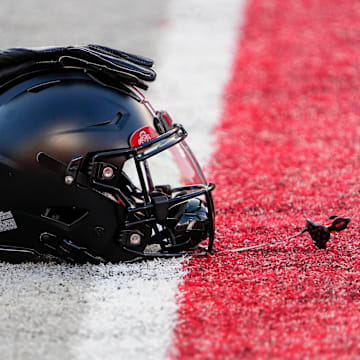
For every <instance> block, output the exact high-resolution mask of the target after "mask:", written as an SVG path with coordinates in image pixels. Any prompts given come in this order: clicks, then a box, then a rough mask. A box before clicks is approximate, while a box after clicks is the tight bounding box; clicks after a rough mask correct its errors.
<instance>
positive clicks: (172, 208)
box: [0, 61, 214, 262]
mask: <svg viewBox="0 0 360 360" xmlns="http://www.w3.org/2000/svg"><path fill="white" fill-rule="evenodd" d="M0 62H1V61H0ZM99 73H100V75H98V74H97V73H96V72H92V74H89V72H88V71H84V66H80V67H79V66H73V65H72V66H63V67H61V68H59V69H54V68H52V67H51V68H50V69H49V68H41V69H40V70H39V69H37V71H35V72H29V73H26V72H25V76H21V77H20V78H18V77H12V78H11V81H7V82H6V86H5V87H3V89H2V93H1V94H0V258H2V259H5V260H9V261H21V260H23V259H29V258H30V259H31V258H33V257H37V256H39V254H51V255H54V256H57V257H60V258H64V259H67V260H70V261H73V262H88V261H90V262H102V261H105V262H106V261H110V262H118V261H127V260H133V259H137V258H144V257H155V256H173V255H174V254H175V255H180V254H183V252H184V251H185V252H186V251H193V250H194V249H196V248H197V247H198V245H199V244H200V243H201V242H202V241H203V240H206V239H207V240H208V249H207V250H211V247H212V242H213V236H214V207H213V200H212V197H211V190H212V189H213V188H214V185H213V184H208V183H207V182H206V180H205V177H204V175H203V173H202V171H201V168H200V166H199V164H198V163H197V161H196V159H195V157H194V155H193V154H192V152H191V150H190V149H189V147H188V145H187V144H186V142H185V140H184V139H185V137H186V136H187V133H186V131H185V130H184V128H183V127H182V126H181V125H178V124H174V123H173V122H172V119H171V117H170V116H169V115H168V114H167V113H166V112H163V111H155V110H154V109H153V108H152V107H151V105H150V104H149V103H148V102H147V101H146V100H145V98H144V97H143V96H142V94H141V93H139V92H138V91H137V90H136V89H135V88H134V87H133V86H131V85H128V84H126V83H125V84H124V82H121V81H120V83H119V86H118V87H117V86H116V84H114V82H112V83H111V84H110V81H109V80H108V81H106V79H104V78H102V77H101V76H102V75H101V72H100V71H99ZM94 74H95V75H94ZM124 89H125V90H124Z"/></svg>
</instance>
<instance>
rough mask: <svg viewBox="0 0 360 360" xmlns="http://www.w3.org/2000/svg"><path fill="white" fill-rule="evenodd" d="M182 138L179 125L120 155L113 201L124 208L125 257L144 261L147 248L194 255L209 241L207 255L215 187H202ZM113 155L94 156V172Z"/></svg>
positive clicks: (122, 238)
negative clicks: (150, 246) (201, 245)
mask: <svg viewBox="0 0 360 360" xmlns="http://www.w3.org/2000/svg"><path fill="white" fill-rule="evenodd" d="M186 136H187V133H186V131H185V130H184V128H183V127H182V126H181V125H173V127H172V129H170V130H169V131H167V132H165V133H164V134H161V135H160V136H157V137H156V138H155V139H151V140H150V139H148V141H147V142H143V143H142V144H140V145H139V146H137V147H135V148H133V149H131V150H125V151H121V150H119V151H118V155H119V156H126V160H125V161H123V163H122V165H121V168H120V169H118V172H119V174H120V176H119V179H120V181H119V184H118V186H116V185H115V186H114V187H113V190H115V191H114V192H112V196H114V197H115V198H116V200H117V202H118V203H120V204H121V205H122V206H125V207H126V208H127V211H126V218H125V220H124V222H123V224H122V225H123V228H122V229H121V230H120V234H119V241H120V243H121V245H122V246H123V248H124V249H126V250H127V251H129V252H133V253H134V254H138V255H141V256H146V255H147V253H146V252H145V253H144V252H143V251H144V250H145V248H146V246H147V245H151V244H157V245H158V246H160V249H159V250H160V253H161V254H162V255H165V254H172V255H173V254H174V253H178V252H180V251H184V250H194V249H196V248H197V247H198V244H199V243H200V242H202V241H203V240H205V239H207V238H209V244H208V250H209V251H211V247H212V242H213V234H214V230H213V229H214V219H213V216H214V215H213V213H214V212H213V203H212V197H211V193H210V192H211V190H212V189H213V188H214V185H213V184H207V183H206V180H205V176H204V175H203V173H202V171H201V168H200V166H199V164H198V162H197V161H196V159H195V157H194V155H193V154H192V152H191V150H190V148H189V147H188V146H187V144H186V142H185V141H184V139H185V137H186ZM114 155H116V154H115V153H114V151H109V152H102V153H98V154H96V155H95V156H94V157H93V159H92V161H91V163H92V166H94V164H95V163H96V162H97V161H98V160H100V159H101V162H103V163H106V158H108V157H114ZM104 169H106V167H105V168H104ZM93 182H94V184H95V185H96V186H98V187H100V188H102V187H104V186H105V187H107V188H108V187H109V185H108V184H107V182H108V181H106V179H105V180H104V181H98V180H95V179H93ZM107 191H109V188H108V189H107ZM152 255H153V253H152Z"/></svg>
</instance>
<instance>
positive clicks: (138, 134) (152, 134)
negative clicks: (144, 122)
mask: <svg viewBox="0 0 360 360" xmlns="http://www.w3.org/2000/svg"><path fill="white" fill-rule="evenodd" d="M157 136H158V133H157V132H156V131H155V130H154V129H153V128H151V127H150V126H144V127H143V128H141V129H139V130H136V131H135V132H134V133H133V134H132V135H131V138H130V146H131V147H137V146H139V145H142V144H145V143H147V142H148V141H150V140H152V139H155V138H156V137H157Z"/></svg>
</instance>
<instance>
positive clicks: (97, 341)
mask: <svg viewBox="0 0 360 360" xmlns="http://www.w3.org/2000/svg"><path fill="white" fill-rule="evenodd" d="M240 7H244V1H239V0H225V1H221V5H220V2H219V1H216V0H207V1H203V0H187V1H178V0H173V1H171V2H170V4H169V9H168V11H169V13H168V19H167V21H168V26H167V27H165V28H164V31H166V33H165V34H164V38H163V39H160V41H161V45H160V46H159V49H160V50H159V51H158V54H159V59H158V61H156V71H157V72H158V74H159V75H158V79H157V81H156V82H155V83H154V84H153V85H151V87H150V91H149V93H148V94H147V98H148V99H150V101H151V102H152V103H153V104H154V105H155V108H158V109H161V108H165V109H167V110H169V112H170V113H171V114H172V115H173V117H174V119H175V121H176V122H180V123H183V124H184V125H185V128H186V129H188V130H189V134H190V138H189V142H190V143H191V147H192V148H193V150H194V152H195V154H196V155H197V157H198V158H199V160H200V162H201V163H204V162H206V161H208V159H209V156H210V154H211V152H212V150H213V148H212V146H211V144H212V141H213V131H212V130H213V127H214V125H215V124H216V121H217V120H218V119H219V116H220V112H221V95H222V92H223V89H224V85H225V83H226V81H227V80H228V76H229V74H230V70H231V63H232V59H233V53H234V50H235V49H233V46H234V44H235V35H236V33H237V26H239V16H240V15H239V14H240V11H241V8H240ZM240 20H241V19H240ZM144 266H145V267H146V272H145V274H144V270H143V268H144ZM105 269H107V270H106V271H105V273H108V271H113V272H115V273H116V274H117V276H113V277H106V281H99V282H98V283H97V284H96V286H94V284H93V285H92V288H91V291H88V292H86V294H85V298H86V306H87V308H88V309H89V313H88V314H87V316H86V317H85V320H84V321H83V322H82V324H81V326H80V327H81V328H82V329H84V333H83V334H82V336H81V337H80V338H78V337H76V338H75V339H74V342H73V345H72V346H73V354H74V357H75V358H76V359H78V360H83V359H84V360H85V359H87V360H89V359H137V360H139V359H163V358H164V357H165V356H166V353H167V350H168V349H169V347H170V346H171V340H172V330H173V328H174V326H175V325H176V311H177V305H176V302H175V298H176V294H177V288H178V284H179V282H180V281H181V279H182V277H183V275H184V272H183V270H182V263H181V261H169V260H164V261H156V262H149V263H147V265H144V264H133V265H130V267H129V265H117V266H107V267H105Z"/></svg>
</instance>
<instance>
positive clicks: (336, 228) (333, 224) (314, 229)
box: [306, 215, 351, 249]
mask: <svg viewBox="0 0 360 360" xmlns="http://www.w3.org/2000/svg"><path fill="white" fill-rule="evenodd" d="M327 221H328V223H327V224H326V225H320V224H317V223H315V222H313V221H311V220H310V219H307V220H306V229H307V231H308V232H309V234H310V236H311V238H312V239H313V242H314V244H315V246H316V247H317V248H319V249H325V248H326V243H327V242H328V241H329V240H330V234H331V233H333V232H340V231H342V230H345V229H346V228H347V226H348V224H349V222H350V221H351V219H350V218H349V217H340V216H337V215H332V216H329V217H328V219H327Z"/></svg>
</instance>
